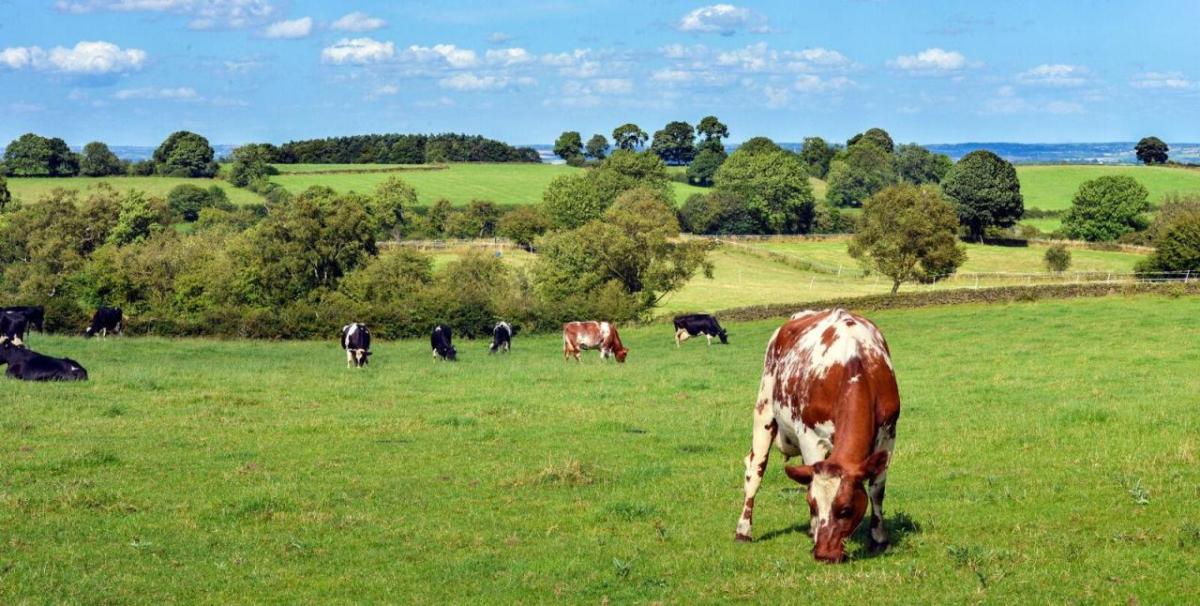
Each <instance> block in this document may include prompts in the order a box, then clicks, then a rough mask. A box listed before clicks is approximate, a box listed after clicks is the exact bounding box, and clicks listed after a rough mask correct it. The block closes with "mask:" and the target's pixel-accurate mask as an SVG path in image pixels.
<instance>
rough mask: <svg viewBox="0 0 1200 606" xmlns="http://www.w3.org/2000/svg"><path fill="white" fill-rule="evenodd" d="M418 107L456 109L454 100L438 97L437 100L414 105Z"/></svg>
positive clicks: (419, 102)
mask: <svg viewBox="0 0 1200 606" xmlns="http://www.w3.org/2000/svg"><path fill="white" fill-rule="evenodd" d="M413 105H415V106H417V107H454V105H455V103H454V99H451V98H450V97H445V96H443V97H438V98H437V99H427V100H424V101H417V102H416V103H413Z"/></svg>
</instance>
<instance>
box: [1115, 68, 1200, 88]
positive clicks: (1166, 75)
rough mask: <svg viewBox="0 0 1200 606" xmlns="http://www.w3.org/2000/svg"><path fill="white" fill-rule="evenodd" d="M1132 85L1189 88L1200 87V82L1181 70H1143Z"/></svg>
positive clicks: (1139, 86) (1137, 86)
mask: <svg viewBox="0 0 1200 606" xmlns="http://www.w3.org/2000/svg"><path fill="white" fill-rule="evenodd" d="M1130 85H1131V86H1133V87H1134V88H1162V89H1174V90H1188V89H1193V88H1200V83H1197V82H1196V81H1194V80H1189V79H1188V78H1187V76H1184V75H1183V73H1181V72H1143V73H1140V74H1137V75H1136V76H1134V77H1133V81H1132V82H1130Z"/></svg>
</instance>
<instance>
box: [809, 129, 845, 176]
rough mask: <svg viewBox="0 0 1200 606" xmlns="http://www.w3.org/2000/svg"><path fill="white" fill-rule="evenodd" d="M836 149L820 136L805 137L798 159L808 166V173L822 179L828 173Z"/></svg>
mask: <svg viewBox="0 0 1200 606" xmlns="http://www.w3.org/2000/svg"><path fill="white" fill-rule="evenodd" d="M836 154H837V150H836V149H834V148H833V147H832V146H830V145H829V144H828V143H826V142H825V140H824V139H822V138H820V137H805V138H804V144H803V145H802V146H801V147H800V160H801V161H802V162H804V165H805V166H807V167H808V174H810V175H812V176H814V177H816V178H818V179H824V178H825V175H826V174H828V173H829V163H830V162H832V161H833V157H834V155H836Z"/></svg>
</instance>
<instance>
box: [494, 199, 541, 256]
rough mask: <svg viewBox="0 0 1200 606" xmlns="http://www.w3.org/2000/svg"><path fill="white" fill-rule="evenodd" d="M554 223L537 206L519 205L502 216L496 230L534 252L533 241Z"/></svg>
mask: <svg viewBox="0 0 1200 606" xmlns="http://www.w3.org/2000/svg"><path fill="white" fill-rule="evenodd" d="M552 227H554V224H553V223H551V222H550V218H549V217H547V216H546V213H544V212H542V210H541V209H540V208H539V207H537V206H518V207H516V208H514V209H512V210H511V211H509V212H507V213H505V215H504V216H503V217H500V223H499V224H498V225H497V226H496V232H497V233H498V234H500V235H501V236H503V237H505V238H508V239H509V240H512V241H513V243H515V244H516V245H517V246H520V247H521V248H524V249H525V250H527V251H530V252H533V243H534V241H535V240H537V238H538V236H541V235H542V234H544V233H546V232H547V231H549V230H550V228H552Z"/></svg>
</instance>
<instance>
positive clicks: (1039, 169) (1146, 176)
mask: <svg viewBox="0 0 1200 606" xmlns="http://www.w3.org/2000/svg"><path fill="white" fill-rule="evenodd" d="M1105 175H1128V176H1131V177H1133V178H1134V179H1137V180H1138V181H1139V182H1140V183H1141V184H1142V185H1144V186H1145V187H1146V189H1148V190H1150V201H1151V202H1155V203H1158V202H1161V201H1162V197H1163V195H1165V194H1167V193H1169V192H1184V191H1191V192H1196V191H1200V170H1190V169H1182V168H1166V167H1161V166H1057V165H1054V166H1018V167H1017V177H1018V178H1019V179H1020V180H1021V193H1022V194H1024V196H1025V207H1026V208H1040V209H1042V210H1065V209H1067V208H1070V206H1071V198H1072V197H1073V196H1074V195H1075V191H1076V190H1078V189H1079V185H1080V184H1081V183H1083V182H1084V181H1087V180H1088V179H1095V178H1096V177H1101V176H1105Z"/></svg>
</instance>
